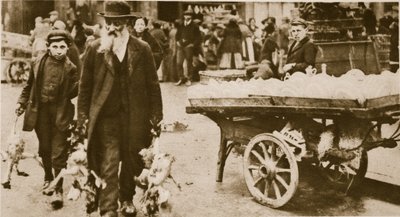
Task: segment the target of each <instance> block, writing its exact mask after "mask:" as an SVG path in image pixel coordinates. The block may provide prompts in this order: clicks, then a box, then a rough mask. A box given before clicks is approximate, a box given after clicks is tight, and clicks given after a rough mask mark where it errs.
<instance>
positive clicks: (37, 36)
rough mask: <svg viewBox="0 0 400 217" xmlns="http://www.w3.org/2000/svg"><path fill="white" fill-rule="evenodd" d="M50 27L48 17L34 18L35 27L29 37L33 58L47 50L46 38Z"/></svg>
mask: <svg viewBox="0 0 400 217" xmlns="http://www.w3.org/2000/svg"><path fill="white" fill-rule="evenodd" d="M50 29H51V27H50V19H48V18H46V19H43V20H42V18H41V17H37V18H36V19H35V29H34V30H33V31H32V32H31V37H30V41H31V43H32V59H33V60H34V59H36V57H38V56H40V55H41V54H44V53H46V52H47V45H46V39H47V35H48V34H49V31H50Z"/></svg>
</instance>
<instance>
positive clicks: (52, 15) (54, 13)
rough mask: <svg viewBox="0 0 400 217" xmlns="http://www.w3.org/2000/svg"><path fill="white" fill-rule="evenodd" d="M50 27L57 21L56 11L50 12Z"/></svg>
mask: <svg viewBox="0 0 400 217" xmlns="http://www.w3.org/2000/svg"><path fill="white" fill-rule="evenodd" d="M49 16H50V17H49V18H50V26H53V25H54V23H55V22H56V21H57V20H58V11H50V13H49Z"/></svg>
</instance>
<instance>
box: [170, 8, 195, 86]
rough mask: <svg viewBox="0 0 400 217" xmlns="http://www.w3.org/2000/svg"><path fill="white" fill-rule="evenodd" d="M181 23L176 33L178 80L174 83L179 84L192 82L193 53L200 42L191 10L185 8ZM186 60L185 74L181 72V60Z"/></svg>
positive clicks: (188, 84)
mask: <svg viewBox="0 0 400 217" xmlns="http://www.w3.org/2000/svg"><path fill="white" fill-rule="evenodd" d="M183 19H184V21H183V25H181V26H180V28H178V31H177V33H176V37H175V39H176V44H177V60H176V61H177V63H176V64H177V69H178V70H177V71H178V75H179V81H178V82H177V83H175V85H177V86H179V85H182V84H186V85H187V86H190V85H191V84H192V75H193V55H194V52H195V49H196V48H197V47H198V46H200V44H201V33H200V30H199V27H198V26H197V25H196V24H194V23H193V20H192V19H193V10H189V9H188V10H186V11H185V12H184V13H183ZM185 60H186V65H187V75H185V74H184V72H183V62H184V61H185Z"/></svg>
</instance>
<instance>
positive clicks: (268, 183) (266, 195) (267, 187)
mask: <svg viewBox="0 0 400 217" xmlns="http://www.w3.org/2000/svg"><path fill="white" fill-rule="evenodd" d="M270 187H271V183H270V182H269V181H268V180H265V187H264V195H265V197H268V190H269V188H270Z"/></svg>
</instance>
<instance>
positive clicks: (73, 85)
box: [18, 53, 79, 131]
mask: <svg viewBox="0 0 400 217" xmlns="http://www.w3.org/2000/svg"><path fill="white" fill-rule="evenodd" d="M46 58H49V54H48V53H46V54H43V55H42V56H39V57H38V58H36V60H35V62H33V65H32V70H31V72H30V73H29V78H28V81H27V83H26V85H25V87H24V88H23V90H22V93H21V96H20V97H19V100H18V103H21V105H22V106H24V107H26V110H25V118H24V125H23V130H24V131H32V130H33V129H34V128H35V125H36V121H37V117H38V109H40V108H39V100H40V88H39V85H40V84H39V83H40V81H41V78H42V75H43V72H42V68H43V66H42V65H43V64H44V60H45V59H46ZM78 79H79V73H78V71H77V69H76V66H75V65H74V64H73V63H72V62H71V61H70V60H69V59H68V58H66V59H65V61H64V71H63V75H62V77H61V84H60V90H61V91H60V93H59V95H58V96H57V99H58V101H57V115H56V126H57V127H58V129H59V130H61V131H64V130H67V129H68V126H69V124H70V123H71V121H72V119H73V118H74V113H75V107H74V105H73V104H72V103H71V99H72V98H74V97H76V96H77V94H78Z"/></svg>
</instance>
